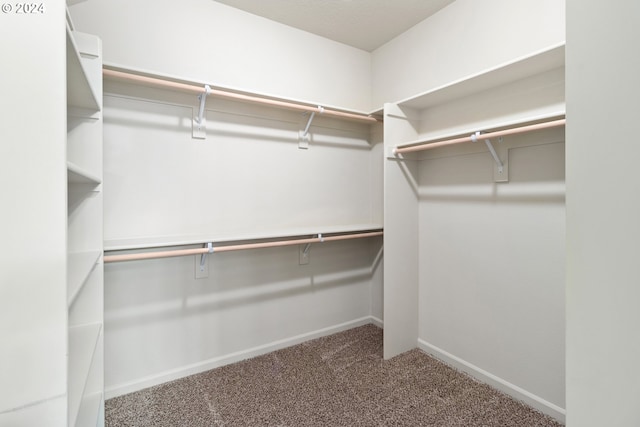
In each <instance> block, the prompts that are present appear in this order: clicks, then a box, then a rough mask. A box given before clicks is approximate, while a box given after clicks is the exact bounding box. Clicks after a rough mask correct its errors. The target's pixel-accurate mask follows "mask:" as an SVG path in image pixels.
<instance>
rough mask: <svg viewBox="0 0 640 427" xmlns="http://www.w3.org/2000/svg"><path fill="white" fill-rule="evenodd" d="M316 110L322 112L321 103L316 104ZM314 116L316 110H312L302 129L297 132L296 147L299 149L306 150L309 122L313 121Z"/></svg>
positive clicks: (308, 137)
mask: <svg viewBox="0 0 640 427" xmlns="http://www.w3.org/2000/svg"><path fill="white" fill-rule="evenodd" d="M318 112H319V113H320V114H322V113H324V108H323V107H322V106H321V105H318ZM315 116H316V112H315V111H313V112H312V113H311V115H310V116H309V120H308V121H307V126H305V128H304V130H302V131H300V132H299V134H298V148H300V149H301V150H306V149H307V148H309V140H310V139H311V138H310V135H309V128H310V127H311V122H313V118H314V117H315Z"/></svg>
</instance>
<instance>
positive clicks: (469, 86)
mask: <svg viewBox="0 0 640 427" xmlns="http://www.w3.org/2000/svg"><path fill="white" fill-rule="evenodd" d="M564 50H565V49H564V44H563V45H559V46H554V47H551V48H549V49H547V50H544V51H540V52H537V53H534V54H533V55H529V56H526V57H524V58H519V59H517V60H515V61H512V62H509V63H507V64H503V65H500V66H498V67H495V68H491V69H489V70H486V71H483V72H481V73H478V74H474V75H471V76H468V77H465V78H463V79H460V80H456V81H454V82H451V83H448V84H446V85H444V86H440V87H437V88H434V89H432V90H429V91H427V92H424V93H422V94H419V95H416V96H413V97H411V98H408V99H405V100H402V101H400V102H398V105H400V106H403V107H411V108H416V109H425V108H429V107H432V106H434V105H439V104H443V103H446V102H450V101H453V100H455V99H459V98H464V97H466V96H470V95H473V94H475V93H479V92H483V91H485V90H488V89H491V88H495V87H498V86H503V85H505V84H507V83H510V82H515V81H517V80H521V79H524V78H527V77H531V76H534V75H537V74H540V73H544V72H545V71H550V70H553V69H556V68H560V67H563V66H564Z"/></svg>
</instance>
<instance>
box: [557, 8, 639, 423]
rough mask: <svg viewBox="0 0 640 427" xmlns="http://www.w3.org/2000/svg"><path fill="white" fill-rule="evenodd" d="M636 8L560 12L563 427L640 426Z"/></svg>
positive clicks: (637, 12)
mask: <svg viewBox="0 0 640 427" xmlns="http://www.w3.org/2000/svg"><path fill="white" fill-rule="evenodd" d="M638 16H640V4H639V3H638V2H634V1H614V2H606V3H604V2H599V1H583V0H570V1H569V2H568V6H567V17H568V18H567V21H568V22H567V123H568V125H567V425H568V426H570V427H590V426H603V425H607V426H612V427H618V426H620V427H621V426H636V425H640V410H639V408H638V397H639V396H640V383H639V382H638V378H639V377H640V371H639V370H638V360H640V340H639V339H638V325H640V310H638V301H640V286H638V285H639V284H640V263H638V240H639V239H640V226H639V225H638V218H640V198H639V197H638V182H639V180H640V170H639V169H638V158H639V156H640V148H639V146H638V137H637V123H638V107H637V101H638V98H639V97H640V85H638V76H639V75H640V60H639V57H638V55H637V50H638V49H637V41H638V38H639V37H640V31H639V30H638V25H637V19H638Z"/></svg>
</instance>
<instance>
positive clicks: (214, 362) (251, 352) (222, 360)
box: [104, 316, 382, 399]
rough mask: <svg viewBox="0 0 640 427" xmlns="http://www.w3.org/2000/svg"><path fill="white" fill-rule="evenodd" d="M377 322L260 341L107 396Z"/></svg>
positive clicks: (125, 386)
mask: <svg viewBox="0 0 640 427" xmlns="http://www.w3.org/2000/svg"><path fill="white" fill-rule="evenodd" d="M368 324H374V325H376V326H379V327H382V321H381V320H380V319H378V318H375V317H373V316H366V317H362V318H360V319H356V320H352V321H349V322H345V323H341V324H338V325H334V326H330V327H328V328H323V329H319V330H316V331H313V332H308V333H305V334H301V335H296V336H293V337H290V338H285V339H283V340H278V341H273V342H270V343H268V344H264V345H260V346H257V347H253V348H249V349H247V350H243V351H238V352H235V353H231V354H227V355H224V356H220V357H215V358H212V359H208V360H204V361H202V362H198V363H194V364H191V365H187V366H181V367H180V368H177V369H172V370H169V371H164V372H160V373H158V374H155V375H150V376H147V377H144V378H140V379H138V380H135V381H130V382H128V383H124V384H118V385H115V386H111V387H108V388H105V392H104V394H105V396H104V397H105V399H111V398H114V397H118V396H122V395H124V394H128V393H133V392H135V391H139V390H142V389H145V388H148V387H153V386H155V385H158V384H162V383H166V382H169V381H173V380H177V379H180V378H184V377H187V376H189V375H194V374H198V373H201V372H205V371H208V370H210V369H215V368H219V367H221V366H224V365H229V364H231V363H235V362H239V361H241V360H246V359H250V358H252V357H256V356H261V355H263V354H266V353H270V352H272V351H276V350H280V349H283V348H287V347H291V346H293V345H296V344H300V343H303V342H305V341H309V340H312V339H315V338H320V337H324V336H327V335H331V334H335V333H338V332H342V331H346V330H348V329H352V328H356V327H358V326H363V325H368Z"/></svg>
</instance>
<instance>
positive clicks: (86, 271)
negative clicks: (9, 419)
mask: <svg viewBox="0 0 640 427" xmlns="http://www.w3.org/2000/svg"><path fill="white" fill-rule="evenodd" d="M71 28H72V26H70V25H69V22H68V23H67V221H68V224H67V303H68V310H69V313H68V327H69V340H68V345H69V352H68V354H69V358H68V377H67V408H68V409H67V414H68V415H67V425H68V426H70V427H72V426H82V427H84V426H100V425H103V424H104V397H103V388H104V379H103V355H102V352H103V332H102V329H103V281H104V278H103V264H102V247H103V231H102V230H103V218H102V215H103V214H102V112H101V110H102V99H101V98H102V96H101V94H102V60H101V51H102V46H101V42H100V39H98V38H97V37H95V36H91V35H88V34H83V33H79V32H76V31H73V30H72V29H71Z"/></svg>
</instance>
